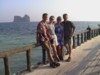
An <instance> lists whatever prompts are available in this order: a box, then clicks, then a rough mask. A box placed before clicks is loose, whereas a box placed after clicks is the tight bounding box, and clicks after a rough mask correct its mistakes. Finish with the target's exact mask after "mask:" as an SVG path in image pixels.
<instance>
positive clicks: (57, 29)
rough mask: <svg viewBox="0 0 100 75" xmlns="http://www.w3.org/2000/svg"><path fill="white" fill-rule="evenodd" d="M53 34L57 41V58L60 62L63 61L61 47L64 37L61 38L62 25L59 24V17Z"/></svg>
mask: <svg viewBox="0 0 100 75" xmlns="http://www.w3.org/2000/svg"><path fill="white" fill-rule="evenodd" d="M55 32H56V35H57V39H58V47H57V50H58V56H59V58H60V60H63V55H62V54H63V52H62V50H63V45H64V41H63V39H64V37H63V26H62V23H61V17H60V16H59V17H57V23H56V24H55Z"/></svg>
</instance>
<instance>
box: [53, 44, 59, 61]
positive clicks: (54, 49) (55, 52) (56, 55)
mask: <svg viewBox="0 0 100 75" xmlns="http://www.w3.org/2000/svg"><path fill="white" fill-rule="evenodd" d="M52 49H53V52H54V56H55V58H56V59H57V61H59V57H58V54H57V49H56V46H55V45H52Z"/></svg>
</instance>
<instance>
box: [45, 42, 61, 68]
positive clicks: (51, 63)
mask: <svg viewBox="0 0 100 75" xmlns="http://www.w3.org/2000/svg"><path fill="white" fill-rule="evenodd" d="M49 44H50V43H49V42H44V46H45V49H46V51H47V54H48V58H49V60H50V66H51V67H53V68H55V67H58V66H60V64H59V63H57V62H54V59H53V56H52V54H51V52H50V45H49Z"/></svg>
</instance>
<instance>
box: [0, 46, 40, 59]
mask: <svg viewBox="0 0 100 75" xmlns="http://www.w3.org/2000/svg"><path fill="white" fill-rule="evenodd" d="M38 46H39V45H38V44H33V45H28V46H25V47H20V48H16V49H12V50H8V51H5V52H0V58H4V57H6V56H11V55H14V54H16V53H20V52H24V51H27V50H29V49H32V48H36V47H38Z"/></svg>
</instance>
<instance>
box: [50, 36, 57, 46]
mask: <svg viewBox="0 0 100 75" xmlns="http://www.w3.org/2000/svg"><path fill="white" fill-rule="evenodd" d="M52 36H53V39H52V40H50V43H51V44H52V45H56V46H57V45H58V41H57V36H56V35H52Z"/></svg>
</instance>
